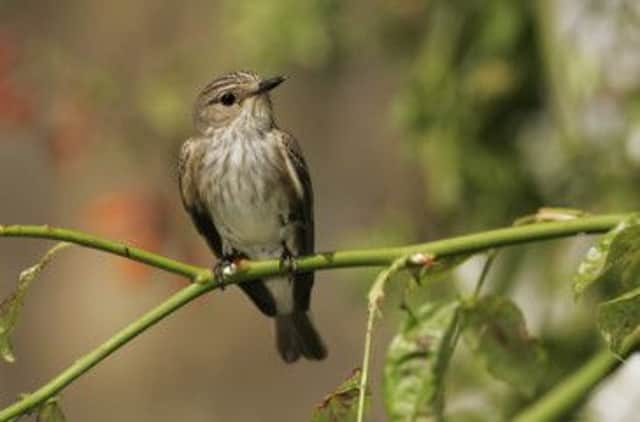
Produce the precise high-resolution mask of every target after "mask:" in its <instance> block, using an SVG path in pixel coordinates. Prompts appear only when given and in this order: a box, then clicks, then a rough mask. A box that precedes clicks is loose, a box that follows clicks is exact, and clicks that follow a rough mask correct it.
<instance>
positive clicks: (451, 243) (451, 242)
mask: <svg viewBox="0 0 640 422" xmlns="http://www.w3.org/2000/svg"><path fill="white" fill-rule="evenodd" d="M628 215H629V214H607V215H601V216H593V217H584V218H576V219H574V220H569V221H559V222H551V223H538V224H530V225H525V226H518V227H508V228H504V229H497V230H491V231H486V232H482V233H476V234H471V235H466V236H460V237H453V238H449V239H444V240H438V241H435V242H429V243H421V244H416V245H409V246H400V247H395V248H380V249H360V250H351V251H337V252H320V253H317V254H315V255H308V256H304V257H300V258H298V259H296V268H297V269H298V270H300V271H317V270H325V269H330V268H347V267H350V268H351V267H372V266H387V265H390V264H391V263H392V262H393V261H395V260H396V259H398V258H400V257H402V256H405V255H411V254H414V253H430V254H433V255H435V256H436V257H445V256H451V255H461V254H469V253H473V252H480V251H483V250H486V249H490V248H498V247H501V246H509V245H516V244H520V243H531V242H535V241H541V240H549V239H557V238H561V237H566V236H572V235H576V234H579V233H602V232H604V231H607V230H609V229H611V228H613V227H614V226H615V225H616V224H617V223H619V222H620V221H621V220H622V219H623V218H624V217H627V216H628ZM2 236H7V237H31V238H33V237H35V238H43V239H53V240H63V241H67V242H71V243H76V244H78V245H82V246H87V247H89V248H93V249H99V250H102V251H105V252H110V253H113V254H116V255H120V256H123V257H126V258H129V259H133V260H135V261H139V262H142V263H145V264H148V265H151V266H153V267H156V268H160V269H163V270H165V271H169V272H172V273H176V274H180V275H183V276H185V277H189V278H192V279H194V278H197V277H204V279H203V280H202V281H206V280H207V279H211V272H210V271H208V270H207V269H205V268H201V267H195V266H192V265H188V264H184V263H181V262H178V261H174V260H172V259H169V258H166V257H164V256H161V255H157V254H154V253H151V252H148V251H145V250H142V249H139V248H135V247H132V246H127V245H126V244H124V243H121V242H115V241H110V240H106V239H102V238H99V237H95V236H90V235H88V234H85V233H82V232H78V231H74V230H68V229H59V228H53V227H49V226H0V237H2ZM278 274H282V270H281V268H280V263H279V261H278V260H264V261H244V262H243V263H242V265H241V267H240V268H239V269H238V272H237V273H236V275H234V276H233V277H232V279H229V280H227V282H228V283H239V282H242V281H247V280H253V279H256V278H262V277H268V276H274V275H278Z"/></svg>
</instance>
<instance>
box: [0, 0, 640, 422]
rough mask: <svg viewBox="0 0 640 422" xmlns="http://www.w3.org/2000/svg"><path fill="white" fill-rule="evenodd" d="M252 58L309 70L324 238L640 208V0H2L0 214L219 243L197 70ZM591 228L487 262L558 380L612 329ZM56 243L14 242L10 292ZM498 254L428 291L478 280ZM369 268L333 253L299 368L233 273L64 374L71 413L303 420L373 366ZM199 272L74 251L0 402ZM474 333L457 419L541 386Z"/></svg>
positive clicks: (423, 236) (290, 115) (288, 102)
mask: <svg viewBox="0 0 640 422" xmlns="http://www.w3.org/2000/svg"><path fill="white" fill-rule="evenodd" d="M245 68H247V69H253V70H256V71H258V72H260V73H262V74H264V75H269V74H274V73H285V74H287V75H289V76H290V79H289V80H288V81H287V82H286V83H285V84H284V85H282V87H281V88H278V90H277V91H275V92H274V95H273V97H274V102H275V107H276V112H277V116H278V122H279V124H280V126H281V127H283V128H285V129H287V130H290V131H291V132H292V133H293V134H295V136H296V137H297V138H298V139H299V140H300V142H301V145H302V147H303V149H304V150H305V154H306V157H307V161H308V163H309V165H310V168H311V174H312V177H313V180H314V188H315V195H316V228H317V239H318V240H317V248H318V249H320V250H330V249H341V248H350V247H374V246H390V245H400V244H405V243H410V242H418V241H426V240H431V239H436V238H442V237H447V236H453V235H457V234H463V233H466V232H470V231H475V230H483V229H489V228H494V227H499V226H505V225H509V224H511V222H512V221H513V219H514V218H516V217H518V216H520V215H522V214H526V213H530V212H533V211H535V209H536V208H538V207H540V206H543V205H553V206H565V207H573V208H580V209H584V210H587V211H590V212H620V211H627V210H633V209H639V208H640V206H639V205H638V203H639V202H640V195H639V188H638V186H640V101H639V98H640V97H639V96H638V93H639V91H640V3H638V2H637V1H636V0H590V1H581V0H557V1H553V0H536V1H532V2H518V1H512V0H485V1H479V0H422V1H419V0H398V1H393V2H392V1H388V0H376V1H372V2H370V1H366V0H354V1H351V2H340V1H337V0H324V1H322V0H310V1H298V0H279V1H272V2H268V3H267V2H254V1H249V0H236V1H228V2H223V1H202V0H196V1H191V2H189V3H180V2H164V1H159V2H150V1H147V2H129V1H123V0H114V1H111V2H109V3H105V2H98V1H94V0H89V1H80V0H67V1H64V2H53V1H51V0H44V1H34V0H25V1H17V0H5V1H3V2H1V3H0V204H1V205H0V223H2V224H9V223H25V224H27V223H36V224H43V223H48V224H52V225H60V226H66V227H73V228H79V229H83V230H88V231H91V232H93V233H97V234H101V235H106V236H109V237H114V238H118V239H122V240H126V241H129V242H131V243H133V244H136V245H139V246H142V247H145V248H148V249H151V250H154V251H157V252H161V253H164V254H167V255H170V256H172V257H175V258H177V259H183V260H187V261H189V262H192V263H194V264H199V265H205V266H208V265H211V263H212V258H211V256H210V254H209V252H208V251H207V248H206V246H205V244H204V242H203V241H202V240H201V239H200V238H199V237H198V236H197V235H196V233H195V230H194V229H193V228H192V226H191V224H190V221H189V220H188V218H187V215H186V213H184V212H183V210H182V207H181V203H180V200H179V195H178V190H177V179H176V170H175V162H176V157H177V151H178V149H179V146H180V144H181V143H182V142H183V140H185V139H186V138H187V137H189V136H190V134H191V133H192V128H191V105H192V102H193V99H194V98H195V95H196V93H197V92H198V90H199V89H200V87H202V86H203V85H205V84H206V83H207V82H208V81H209V80H210V79H212V78H213V77H215V76H216V75H218V74H220V73H222V72H226V71H229V70H234V69H245ZM589 242H590V240H589V239H587V238H579V239H574V240H571V241H561V242H552V243H545V244H543V245H536V246H528V247H518V248H513V249H511V250H509V251H508V252H506V253H504V254H502V255H501V256H500V258H499V259H498V262H497V265H496V267H495V268H494V271H493V272H492V274H491V279H490V284H489V286H488V289H489V290H491V291H497V292H500V293H506V294H509V295H510V296H512V297H513V298H515V300H516V302H517V303H518V304H519V305H520V306H522V307H523V309H524V312H525V315H526V317H527V320H528V324H529V328H530V329H531V331H532V332H533V333H534V334H535V335H538V336H540V337H541V338H542V340H543V342H544V344H545V345H546V346H547V347H548V349H549V351H550V356H551V365H550V368H549V369H548V372H549V374H548V384H549V385H552V384H553V383H555V382H556V381H557V380H558V379H559V378H561V377H562V376H564V375H566V374H567V373H568V372H570V371H571V370H572V369H574V368H575V367H576V366H577V365H579V364H580V363H581V362H582V361H583V360H584V359H585V358H586V357H588V356H589V354H590V353H591V352H592V351H593V350H595V349H596V347H598V345H599V344H600V339H599V337H598V333H597V332H596V330H595V327H594V320H593V308H592V306H591V303H590V302H589V300H586V301H583V302H581V303H579V304H575V303H574V302H573V299H572V295H571V291H570V285H569V279H570V276H571V274H572V271H573V270H574V268H575V267H576V264H577V262H578V260H579V258H580V256H581V254H582V253H583V252H584V251H585V249H586V247H587V246H588V245H589ZM45 248H46V245H45V242H41V241H27V240H15V239H13V240H10V239H5V240H2V241H1V242H0V274H1V275H2V280H3V282H2V283H0V293H1V294H2V296H6V295H7V294H8V293H9V292H10V290H11V288H12V287H13V283H14V280H15V277H16V276H17V274H18V273H19V271H20V270H21V269H23V268H25V267H26V266H28V265H30V264H31V263H33V262H34V261H35V260H36V259H37V257H39V256H40V254H41V253H42V252H43V251H44V250H45ZM480 264H481V260H479V259H475V260H471V261H470V262H469V263H468V264H467V265H465V266H463V267H462V268H460V269H459V270H457V271H455V273H454V274H453V275H451V276H450V277H448V278H446V279H445V280H444V281H442V282H438V283H435V284H434V286H435V287H436V288H432V289H429V290H428V292H427V296H429V297H436V296H447V295H453V294H455V293H456V291H455V290H454V288H453V287H452V286H457V288H459V289H461V290H463V291H465V289H467V288H468V286H469V282H470V281H473V280H474V279H475V277H477V273H478V271H479V265H480ZM373 274H374V272H373V271H369V270H364V271H363V270H348V271H347V270H341V271H331V272H324V273H320V274H318V275H317V278H316V279H317V284H316V289H315V297H314V314H315V320H316V323H317V325H318V327H319V329H320V330H321V331H322V333H323V335H324V336H325V338H326V341H327V343H328V345H329V348H330V356H329V358H328V360H327V361H326V362H323V363H307V362H305V363H299V364H297V365H294V366H286V365H285V364H283V363H282V362H281V361H280V359H279V358H278V356H277V354H276V352H275V348H274V345H273V343H274V340H273V333H272V327H271V321H268V320H266V319H264V318H263V317H262V316H261V315H259V313H258V312H257V311H256V310H255V309H254V308H253V307H252V306H251V305H250V303H249V302H248V301H247V300H246V299H245V298H244V297H243V296H242V295H241V294H240V293H239V292H238V289H227V290H226V291H225V292H223V293H214V294H212V295H209V296H207V297H205V298H203V299H201V300H199V301H197V302H196V303H194V304H192V305H190V306H188V307H186V308H185V309H183V310H181V311H179V312H178V313H176V314H175V315H174V316H172V317H171V318H169V319H168V320H167V321H165V322H163V323H161V324H160V325H159V326H157V327H155V328H154V329H152V330H149V331H148V332H146V333H144V334H143V335H142V336H141V337H140V338H138V339H136V340H135V341H134V342H132V343H131V344H130V345H128V346H126V347H125V348H124V349H122V350H121V351H119V352H118V353H117V354H116V355H114V356H113V357H111V358H109V359H108V360H107V361H106V362H104V363H102V364H100V365H99V366H98V367H97V368H96V369H95V370H93V371H91V372H90V373H89V374H87V375H86V376H84V377H83V378H81V379H80V380H79V381H77V382H76V383H74V384H73V385H72V386H70V387H69V388H68V389H67V390H65V392H64V394H63V396H62V397H63V400H62V404H63V407H64V409H65V411H66V413H67V416H68V419H69V420H71V421H89V420H90V421H112V420H127V421H128V420H132V421H133V420H135V421H170V420H185V421H236V420H238V421H261V420H268V421H303V420H307V419H308V416H309V414H310V411H311V409H312V407H313V405H314V404H316V403H318V402H320V400H321V399H322V397H323V396H324V395H325V394H326V393H328V392H329V391H331V390H332V389H333V387H334V386H336V385H337V384H338V383H339V382H340V381H341V380H342V379H343V378H345V377H346V376H347V375H348V374H349V373H350V372H351V370H352V368H354V367H356V366H358V365H359V364H360V360H361V352H362V343H363V337H364V327H365V316H366V315H365V312H366V303H365V293H366V289H367V286H368V282H370V281H371V279H372V277H373ZM182 285H184V281H182V280H179V279H177V278H175V277H171V276H167V275H165V274H161V273H159V272H157V271H150V270H148V269H146V268H144V267H141V266H139V265H136V264H131V263H129V262H125V261H123V260H119V259H117V258H114V257H111V256H108V255H104V254H100V253H95V252H92V251H88V250H82V249H79V248H75V249H72V250H71V251H66V252H63V254H62V255H61V256H60V257H59V258H57V259H56V262H55V263H54V264H53V265H52V266H51V267H50V268H49V269H47V270H46V273H45V274H44V276H43V277H42V278H41V279H39V280H37V282H36V283H34V286H33V287H32V289H31V290H30V292H29V294H28V296H27V299H26V300H27V302H26V307H25V311H24V313H23V315H22V319H21V321H20V322H19V325H18V329H17V333H16V338H15V351H16V354H17V358H18V361H17V362H16V363H15V364H13V365H8V364H1V365H0V403H1V404H2V405H6V404H8V403H10V402H11V401H12V400H13V399H14V398H15V397H16V396H17V394H19V393H20V392H25V391H30V390H33V389H34V388H35V387H36V386H38V385H40V384H42V383H43V382H45V381H46V380H48V379H49V378H50V377H52V376H53V375H54V374H56V373H57V372H58V371H60V370H61V369H63V368H64V367H66V366H67V365H68V364H70V363H71V362H73V360H74V359H76V358H77V357H79V356H80V355H81V354H83V353H85V352H86V351H88V350H90V349H91V348H93V347H94V346H95V345H97V344H99V343H100V342H101V341H103V340H105V339H106V338H108V337H109V336H110V335H111V334H112V333H113V332H114V331H116V330H117V329H119V328H120V327H122V326H123V325H124V324H126V323H127V322H129V321H130V320H132V319H134V318H135V317H137V316H138V315H140V314H141V313H142V312H143V311H145V310H146V309H148V308H150V307H151V306H153V305H154V304H156V303H158V302H159V301H161V300H162V299H163V298H165V297H166V296H167V295H169V294H170V293H171V292H173V291H175V290H176V289H178V288H179V287H180V286H182ZM432 287H433V286H432ZM398 304H399V298H398V296H397V295H393V294H392V295H390V296H389V297H388V299H387V304H386V307H387V309H388V312H387V313H385V319H384V321H383V322H382V323H381V324H380V325H379V328H378V330H379V331H378V334H377V335H376V340H375V342H376V346H375V348H376V351H375V354H374V361H373V368H374V369H373V371H374V372H373V392H374V399H373V405H372V416H371V418H370V420H372V421H382V420H385V417H384V413H383V411H382V404H381V402H382V399H381V397H380V395H379V392H380V388H379V380H380V373H381V372H380V367H381V364H382V360H383V357H384V351H385V348H386V344H387V342H388V340H389V338H390V336H391V335H392V333H393V331H394V330H395V328H396V327H397V316H398V314H399V312H397V311H396V309H397V308H398ZM465 353H466V352H465V350H461V351H460V353H458V354H457V357H456V359H455V360H454V365H453V370H452V371H451V374H450V377H449V381H448V384H447V385H448V393H449V400H448V406H449V407H448V412H449V413H450V415H452V417H455V416H457V417H458V418H459V420H472V419H471V418H472V417H477V418H478V419H477V420H496V419H494V417H496V418H497V417H498V416H505V415H509V414H510V412H513V411H514V410H515V409H517V408H518V407H519V406H522V405H523V404H525V403H526V400H525V399H523V398H522V397H519V396H517V395H516V393H515V392H514V391H511V389H509V388H507V387H505V386H504V385H502V384H500V383H498V382H496V381H489V380H487V379H486V377H485V376H484V374H483V373H482V370H481V368H478V367H477V365H476V366H474V365H473V364H471V363H469V360H468V359H466V358H465ZM636 366H637V365H636ZM636 369H637V368H636ZM636 386H637V385H636ZM631 390H633V389H629V388H627V389H626V390H625V391H626V392H627V393H628V394H630V395H631V392H630V391H631ZM619 399H620V398H619ZM637 399H638V400H640V398H637ZM620 400H623V401H624V400H626V402H625V403H627V402H630V403H632V402H633V398H632V397H627V398H625V397H623V398H621V399H620ZM600 402H602V400H600ZM605 407H606V406H605ZM616 408H617V409H618V410H620V409H624V405H623V404H618V405H617V407H616ZM496 409H502V410H499V411H498V410H496ZM582 416H583V417H584V418H588V417H590V418H592V419H593V420H607V421H611V420H618V419H612V418H613V416H611V414H607V416H606V419H602V418H603V417H604V416H602V406H600V405H598V400H592V401H591V402H590V404H589V405H588V406H587V407H586V410H585V411H584V413H583V415H582ZM505 417H508V416H505ZM622 417H623V419H619V420H625V419H624V413H623V416H622ZM626 420H629V419H626Z"/></svg>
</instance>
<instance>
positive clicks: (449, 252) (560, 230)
mask: <svg viewBox="0 0 640 422" xmlns="http://www.w3.org/2000/svg"><path fill="white" fill-rule="evenodd" d="M626 216H627V215H626V214H615V215H614V214H611V215H602V216H594V217H585V218H577V219H575V220H570V221H562V222H551V223H539V224H531V225H526V226H519V227H509V228H504V229H498V230H492V231H487V232H482V233H476V234H472V235H467V236H461V237H456V238H450V239H445V240H439V241H435V242H429V243H423V244H418V245H411V246H403V247H396V248H383V249H363V250H352V251H341V252H326V253H318V254H315V255H310V256H305V257H301V258H298V259H296V264H297V268H298V270H299V271H315V270H323V269H329V268H345V267H362V266H388V265H390V264H391V263H393V262H394V261H395V260H397V259H398V258H401V257H403V256H407V255H411V254H413V253H419V252H421V253H429V254H432V255H434V256H435V257H436V258H437V257H446V256H454V255H463V254H469V253H474V252H479V251H482V250H485V249H493V248H499V247H503V246H508V245H515V244H521V243H528V242H535V241H541V240H548V239H555V238H560V237H565V236H571V235H576V234H579V233H600V232H604V231H607V230H609V229H611V228H613V227H614V226H615V225H616V224H617V223H618V222H620V221H621V220H622V219H623V218H625V217H626ZM2 236H5V237H28V238H44V239H52V240H61V241H66V242H70V243H75V244H78V245H82V246H86V247H89V248H93V249H98V250H102V251H105V252H109V253H112V254H115V255H120V256H122V257H125V258H128V259H132V260H135V261H139V262H142V263H145V264H148V265H150V266H153V267H156V268H159V269H162V270H165V271H169V272H172V273H175V274H180V275H183V276H185V277H187V278H190V279H191V280H193V281H197V283H195V284H192V285H190V286H187V287H185V288H183V289H182V290H180V291H179V292H177V293H176V294H174V295H173V296H171V297H170V298H169V299H167V300H166V301H165V302H163V303H162V304H160V305H159V306H157V307H156V308H154V309H152V310H151V311H149V312H147V313H146V314H144V315H143V316H142V317H140V318H139V319H137V320H136V321H134V322H132V323H131V324H129V325H128V326H127V327H125V328H124V329H123V330H121V331H120V332H118V333H116V334H115V335H114V336H113V337H111V338H110V339H109V340H107V341H106V342H105V343H103V344H102V345H100V346H98V347H97V348H96V349H94V350H93V351H91V352H89V353H88V354H86V355H85V356H83V357H82V358H80V359H79V360H77V361H76V362H75V363H74V364H73V365H71V366H69V367H68V368H67V369H66V370H64V371H63V372H62V373H60V374H59V375H58V376H56V377H55V378H53V379H52V380H51V381H49V382H48V383H47V384H45V385H44V386H42V387H41V388H39V389H38V390H36V391H35V392H33V393H31V394H28V395H26V396H25V397H24V398H22V399H20V400H19V401H17V402H16V403H14V404H12V405H10V406H9V407H7V408H5V409H3V410H1V411H0V422H2V421H7V420H9V419H11V418H13V417H16V416H18V415H21V414H23V413H25V412H27V411H29V410H30V409H33V408H35V407H36V406H38V405H40V404H41V403H43V402H44V401H45V400H47V399H48V398H50V397H53V396H54V395H56V394H57V393H58V392H59V391H60V390H62V389H63V388H64V387H65V386H67V385H68V384H69V383H70V382H72V381H73V380H75V379H76V378H78V377H79V376H81V375H82V374H83V373H85V372H86V371H88V370H89V369H90V368H92V367H93V366H95V365H96V364H97V363H99V362H100V361H102V360H103V359H105V358H106V357H107V356H109V355H110V354H111V353H113V352H114V351H116V350H117V349H119V348H120V347H122V346H123V345H124V344H126V343H127V342H129V341H131V340H132V339H133V338H134V337H136V336H137V335H139V334H140V333H142V332H143V331H144V330H146V329H147V328H149V327H150V326H152V325H154V324H155V323H157V322H158V321H160V320H161V319H162V318H164V317H166V316H167V315H169V314H171V313H172V312H174V311H175V310H177V309H179V308H180V307H182V306H184V305H185V304H186V303H188V302H190V301H191V300H193V299H195V298H196V297H198V296H200V295H202V294H204V293H206V292H207V291H210V290H213V289H215V288H218V287H220V284H219V283H215V282H214V280H213V275H212V273H211V271H210V270H208V269H207V268H202V267H196V266H192V265H188V264H185V263H182V262H179V261H175V260H172V259H170V258H167V257H164V256H161V255H157V254H154V253H152V252H148V251H145V250H142V249H139V248H135V247H131V246H127V245H126V244H124V243H121V242H115V241H110V240H106V239H102V238H99V237H96V236H91V235H88V234H86V233H82V232H79V231H74V230H68V229H61V228H54V227H49V226H27V225H11V226H0V237H2ZM284 271H285V270H282V269H281V268H280V263H279V261H278V260H265V261H243V262H242V263H241V264H240V265H239V268H237V270H236V272H235V273H233V274H232V275H230V276H229V277H227V278H226V279H225V280H224V283H225V284H234V283H240V282H243V281H248V280H253V279H257V278H263V277H270V276H274V275H279V274H282V273H283V272H284Z"/></svg>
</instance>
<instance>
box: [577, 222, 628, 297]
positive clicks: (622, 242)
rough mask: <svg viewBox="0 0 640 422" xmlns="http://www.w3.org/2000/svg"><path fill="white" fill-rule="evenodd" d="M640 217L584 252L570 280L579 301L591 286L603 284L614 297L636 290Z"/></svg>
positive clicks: (615, 229) (620, 225)
mask: <svg viewBox="0 0 640 422" xmlns="http://www.w3.org/2000/svg"><path fill="white" fill-rule="evenodd" d="M639 275H640V214H634V215H632V216H630V217H628V218H626V219H625V220H623V221H622V222H620V224H618V225H617V226H616V227H615V228H614V229H613V230H611V231H610V232H609V233H607V234H605V235H604V236H602V237H601V238H600V240H599V241H598V242H597V243H596V244H595V245H594V246H592V247H591V248H590V249H589V251H588V252H587V256H586V257H585V259H584V260H583V261H582V262H581V263H580V266H579V267H578V272H577V273H576V275H575V277H574V280H573V291H574V293H575V295H576V297H580V296H581V295H582V294H583V293H584V291H585V290H586V289H587V288H588V287H589V286H591V285H592V284H594V283H607V286H608V287H611V288H612V289H614V292H615V294H622V293H624V292H626V291H629V290H631V289H634V288H636V287H640V276H639Z"/></svg>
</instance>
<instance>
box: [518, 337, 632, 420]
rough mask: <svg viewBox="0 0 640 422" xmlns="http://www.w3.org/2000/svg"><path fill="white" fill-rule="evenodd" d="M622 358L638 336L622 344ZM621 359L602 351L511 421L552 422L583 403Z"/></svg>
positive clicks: (608, 351)
mask: <svg viewBox="0 0 640 422" xmlns="http://www.w3.org/2000/svg"><path fill="white" fill-rule="evenodd" d="M625 344H626V346H625V348H624V350H623V356H622V357H626V356H628V355H629V354H630V353H631V352H632V351H634V350H635V349H636V348H637V347H638V345H640V334H639V333H636V334H635V335H633V336H631V337H630V338H629V339H628V340H627V341H626V342H625ZM622 357H621V356H618V355H614V354H613V353H612V352H611V351H610V350H608V349H607V350H602V351H601V352H598V353H597V354H596V355H595V356H594V357H592V358H591V359H590V360H589V361H588V362H587V363H586V364H584V366H583V367H582V368H580V369H579V370H577V371H576V372H574V373H573V374H571V375H569V376H568V377H567V379H566V380H564V381H563V382H561V383H560V384H558V385H557V386H556V387H555V388H553V389H551V390H549V391H548V392H547V393H545V394H544V395H543V396H542V397H541V398H540V399H539V400H538V401H536V402H535V403H534V404H533V405H531V406H529V407H528V408H526V409H525V410H524V411H522V412H521V413H520V414H518V415H517V416H516V417H515V418H514V419H513V420H514V422H545V421H556V420H561V418H562V417H563V416H564V415H566V414H567V413H568V412H570V411H571V410H573V409H575V408H576V407H577V406H578V405H580V403H582V402H583V400H584V399H585V397H586V396H587V394H589V393H590V392H591V390H593V388H594V387H595V386H596V385H598V383H599V382H600V381H601V380H602V379H603V378H604V377H605V376H606V375H607V374H608V373H609V372H611V371H612V370H613V369H615V368H616V367H617V366H618V365H620V364H621V363H623V362H624V361H623V359H622Z"/></svg>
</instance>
